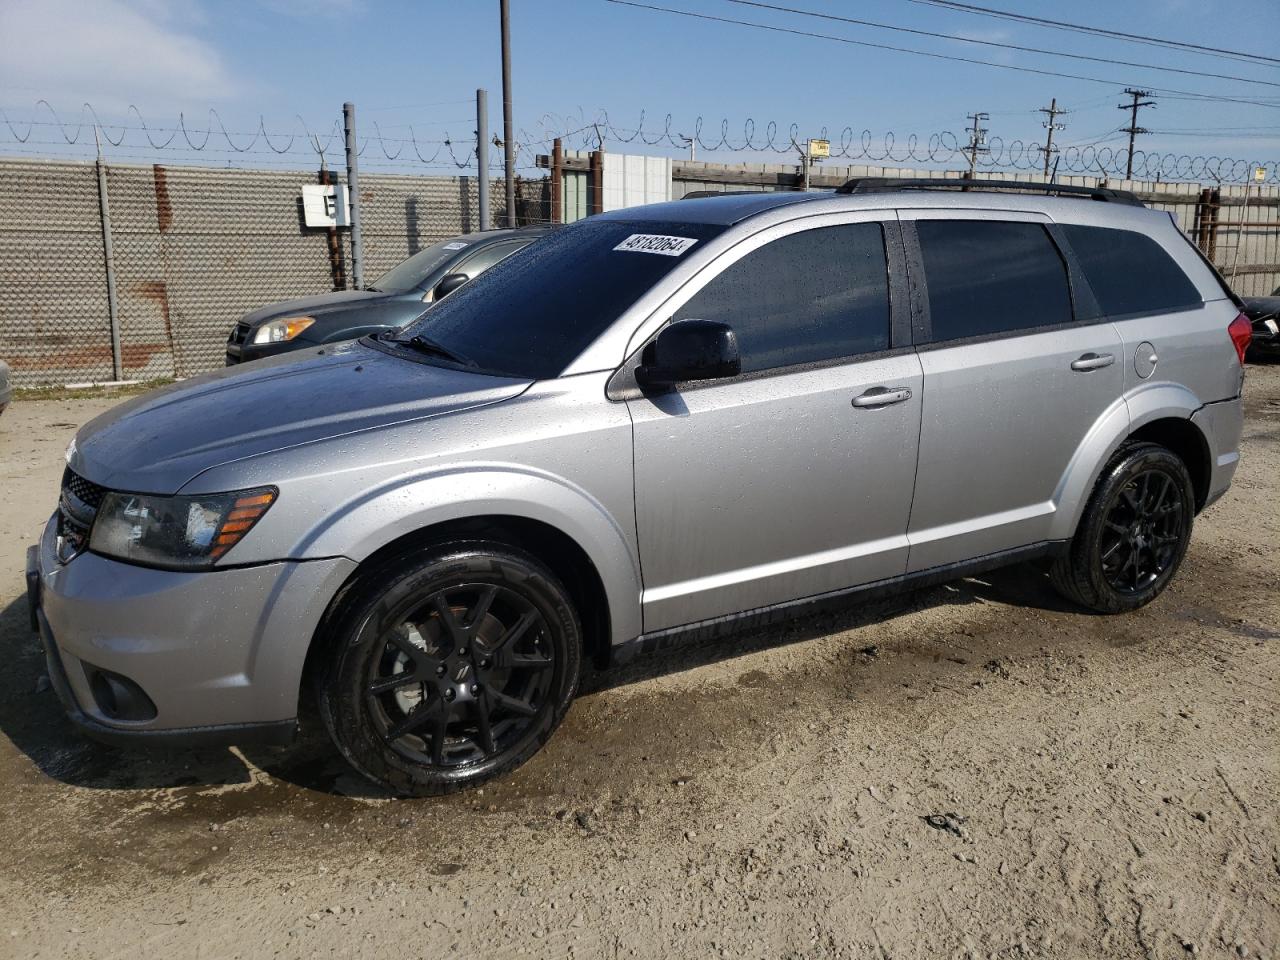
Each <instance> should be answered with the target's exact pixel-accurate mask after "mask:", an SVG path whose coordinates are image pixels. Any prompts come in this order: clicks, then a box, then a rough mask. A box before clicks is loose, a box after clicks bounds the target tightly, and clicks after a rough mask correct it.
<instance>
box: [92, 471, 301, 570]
mask: <svg viewBox="0 0 1280 960" xmlns="http://www.w3.org/2000/svg"><path fill="white" fill-rule="evenodd" d="M275 499H276V490H275V488H274V487H259V488H258V489H256V490H237V491H235V492H232V493H209V494H202V495H199V496H194V497H153V496H148V495H145V494H138V493H108V494H107V495H106V497H104V498H103V501H102V506H101V507H99V508H98V515H97V517H95V518H94V522H93V532H92V533H91V534H90V537H89V549H90V550H93V551H94V552H95V553H101V554H104V555H105V556H108V557H115V558H117V559H119V560H127V561H129V562H131V563H139V564H143V565H144V566H150V567H169V568H175V567H176V568H181V569H198V568H201V567H210V566H212V565H213V564H214V562H215V561H216V560H218V559H219V558H220V557H221V556H222V555H223V554H225V553H226V552H227V551H228V550H230V549H231V548H232V547H234V546H235V545H236V544H237V543H239V542H240V540H241V538H243V537H244V535H245V534H246V533H248V532H249V531H250V530H252V529H253V525H254V524H255V523H257V522H258V521H259V520H260V519H262V515H263V514H264V513H266V512H267V508H268V507H270V506H271V504H272V503H274V502H275Z"/></svg>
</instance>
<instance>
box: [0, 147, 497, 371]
mask: <svg viewBox="0 0 1280 960" xmlns="http://www.w3.org/2000/svg"><path fill="white" fill-rule="evenodd" d="M0 178H2V179H3V182H4V183H5V184H6V189H5V191H4V192H3V194H0V358H2V359H4V360H6V361H8V363H9V365H10V367H11V368H12V371H13V378H14V383H15V385H17V386H39V385H44V384H63V383H85V382H98V381H107V380H112V379H114V378H115V376H116V367H115V364H114V358H113V346H112V332H111V315H110V308H109V303H108V295H107V289H108V284H107V256H106V247H105V243H104V237H105V236H106V233H107V232H108V230H109V233H110V237H111V246H112V257H111V270H112V273H113V275H114V281H115V292H116V315H117V323H118V327H119V342H120V349H119V354H120V356H119V376H120V377H121V378H122V379H126V380H147V379H155V378H163V377H187V376H191V375H193V374H196V373H201V372H204V371H206V370H211V369H215V368H216V367H218V366H221V365H222V363H223V357H224V354H225V345H226V339H227V335H228V333H229V332H230V330H231V327H232V325H233V324H234V323H235V322H236V320H237V319H239V318H240V316H242V315H243V314H244V313H246V312H248V311H250V310H253V309H256V308H258V307H261V306H263V305H264V304H268V303H273V302H275V301H279V300H287V299H292V298H295V297H303V296H309V295H313V294H318V293H324V292H326V291H330V290H333V289H343V288H344V286H346V285H349V278H350V240H349V235H348V233H347V231H345V230H343V231H339V232H338V233H337V237H338V239H337V242H336V243H332V245H331V240H330V235H329V234H330V231H329V230H327V229H325V228H319V229H316V228H309V227H307V226H305V223H304V219H303V212H302V206H301V194H302V189H301V188H302V186H303V185H304V184H310V183H317V182H318V179H319V176H318V173H317V172H308V171H297V172H263V171H253V170H218V169H211V168H201V167H188V166H181V167H166V166H159V165H157V166H133V165H117V164H109V165H105V166H104V178H103V182H104V186H105V194H106V199H107V211H106V213H107V217H106V219H105V220H104V217H103V211H102V209H101V207H100V196H99V189H98V182H99V181H98V168H97V165H96V164H93V163H68V162H52V161H11V160H0ZM360 192H361V204H362V207H361V212H362V216H363V222H362V226H363V233H364V255H365V267H364V270H365V277H366V282H368V283H372V282H374V281H375V280H376V279H377V277H378V276H379V275H380V274H381V273H383V272H384V271H386V270H388V269H390V268H391V267H392V266H394V265H395V264H397V263H399V262H400V261H401V260H403V259H404V258H405V257H407V256H409V255H410V254H412V253H415V252H417V251H418V250H420V249H422V248H423V247H426V246H429V245H430V244H432V243H435V242H437V241H438V240H442V239H445V238H447V237H451V236H455V235H457V234H460V233H467V232H471V231H474V230H478V229H480V223H479V218H478V199H479V198H478V187H477V183H476V179H475V178H474V177H416V176H396V175H378V174H373V175H369V174H366V175H365V176H363V177H361V182H360ZM502 196H503V194H502V183H501V181H494V182H492V183H491V185H490V197H491V201H492V209H493V214H492V216H493V218H494V220H495V222H501V221H502V219H503V218H504V217H505V206H504V205H503V203H502Z"/></svg>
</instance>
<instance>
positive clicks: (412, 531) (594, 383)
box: [28, 181, 1250, 794]
mask: <svg viewBox="0 0 1280 960" xmlns="http://www.w3.org/2000/svg"><path fill="white" fill-rule="evenodd" d="M947 185H949V186H952V187H954V186H955V185H956V183H955V181H948V182H947ZM915 186H920V185H919V184H915V183H906V184H903V183H895V182H886V181H870V182H869V181H856V182H851V183H850V184H849V185H847V186H846V187H845V188H844V189H843V190H842V191H840V192H838V193H837V194H835V195H832V194H800V193H788V194H768V195H744V196H739V197H732V196H729V197H724V198H717V199H702V200H693V201H680V202H675V203H664V204H656V205H653V206H647V207H642V208H636V209H630V210H622V211H618V212H615V213H609V214H605V215H603V216H596V217H591V218H590V219H587V220H584V221H582V222H579V223H577V224H574V225H572V226H570V227H566V228H565V229H563V230H561V231H558V232H557V233H554V234H552V235H550V236H548V237H547V238H546V239H545V240H543V241H541V242H540V243H538V244H536V245H534V246H533V247H530V248H528V249H527V250H524V251H522V252H520V253H517V254H515V255H514V256H512V257H511V258H509V259H508V260H506V261H504V262H503V263H501V264H499V265H497V266H496V267H494V268H493V269H492V270H490V271H489V272H488V273H486V274H484V275H483V276H481V277H479V278H478V279H476V280H474V281H473V282H472V283H470V284H468V285H467V286H466V287H464V288H462V289H461V290H459V291H458V292H457V293H455V294H454V295H453V296H451V297H449V298H448V299H447V300H445V301H444V302H443V303H441V304H439V305H437V306H436V307H434V308H433V309H432V310H431V311H430V312H429V313H427V314H425V315H424V316H423V317H422V318H421V319H420V320H418V321H416V322H415V323H414V324H412V325H410V326H409V327H408V328H406V329H405V330H404V331H399V332H398V333H397V334H394V335H391V336H383V337H380V338H367V339H365V340H363V341H359V342H349V343H345V344H339V345H336V346H332V347H323V348H319V349H313V350H311V351H309V352H306V353H298V354H294V355H291V356H288V357H280V358H273V359H267V360H263V361H259V362H256V363H252V364H247V365H245V366H242V367H237V368H233V369H230V370H226V371H219V372H217V373H213V374H209V375H207V376H204V377H200V378H198V379H196V380H193V381H189V382H187V383H183V384H179V385H175V386H172V387H168V388H166V389H163V390H159V391H156V392H153V393H150V394H147V395H146V396H143V397H140V398H138V399H136V400H133V401H131V402H129V403H126V404H123V405H122V406H119V407H117V408H116V409H114V410H112V411H111V412H109V413H107V414H105V415H103V416H101V417H99V418H98V419H96V420H94V421H93V422H91V423H90V424H88V425H87V426H85V427H84V428H83V429H82V430H81V431H80V432H79V434H78V435H77V437H76V439H75V440H74V441H73V443H72V444H71V446H70V447H69V449H68V450H67V467H66V472H65V475H64V479H63V483H62V491H61V498H60V501H59V506H58V510H57V512H56V513H55V514H54V516H53V517H52V518H51V519H50V521H49V524H48V527H47V528H46V530H45V532H44V536H43V539H42V541H41V543H40V545H39V547H32V548H31V551H30V553H29V556H28V568H29V569H28V584H29V591H30V600H31V611H32V620H33V623H34V625H35V626H36V628H37V629H38V631H39V633H40V635H41V636H42V638H43V641H44V644H45V647H46V650H47V653H48V660H49V670H50V677H51V679H52V681H53V684H54V686H55V688H56V689H57V691H58V693H59V695H60V696H61V698H62V700H63V701H64V703H65V706H66V708H67V710H68V711H69V713H70V715H71V717H72V719H73V721H74V722H75V723H76V724H77V725H78V726H79V727H80V728H82V729H83V730H84V731H85V732H86V733H89V734H91V735H93V736H95V737H99V738H101V739H104V740H108V741H112V742H139V743H151V742H155V743H171V744H197V743H201V744H203V743H228V742H242V741H249V740H260V741H262V740H265V741H269V742H283V741H287V740H288V739H289V738H290V737H292V736H293V734H294V730H295V727H296V726H297V719H296V718H297V717H298V714H299V702H300V699H302V697H301V695H302V694H303V693H304V691H314V693H315V694H316V700H317V701H318V712H319V714H320V716H321V717H322V718H323V722H324V724H325V725H326V726H327V728H328V731H329V733H330V734H331V736H332V738H333V741H334V742H335V743H336V744H337V746H338V748H339V749H340V750H341V752H342V753H343V755H344V756H345V757H346V758H347V759H348V760H349V761H350V763H351V764H352V765H353V766H354V767H355V768H356V769H358V770H359V771H361V772H362V773H363V774H365V775H366V776H368V777H369V778H371V779H372V780H374V781H377V782H379V783H381V784H383V785H385V786H386V787H388V788H389V789H391V790H393V791H395V792H398V793H403V794H430V793H439V792H443V791H448V790H451V789H454V788H457V787H460V786H464V785H469V784H475V783H478V782H480V781H483V780H485V779H486V778H489V777H493V776H495V775H497V774H500V773H502V772H504V771H508V770H510V769H512V768H513V767H515V766H517V765H518V764H520V763H522V762H523V761H524V760H526V759H527V758H528V757H530V756H531V755H532V754H533V753H534V752H535V751H536V750H537V749H538V748H539V747H540V746H541V745H542V744H543V743H544V742H545V741H546V739H547V738H548V737H549V736H550V735H551V733H552V731H553V730H555V728H556V726H557V725H558V724H559V723H560V721H561V720H562V719H563V717H564V715H565V712H566V711H567V710H568V708H569V704H570V702H571V700H572V699H573V696H574V692H575V689H576V687H577V684H578V676H579V671H580V669H581V666H582V664H583V662H584V660H585V659H586V658H591V659H592V660H594V661H596V662H598V663H601V664H604V663H608V662H610V661H614V662H616V661H620V660H623V659H625V658H627V657H630V656H631V655H633V654H635V653H637V652H639V651H641V650H652V649H656V648H661V647H664V646H666V645H668V644H671V643H675V642H677V641H679V640H682V639H688V638H690V637H696V636H700V635H705V634H707V633H708V632H717V631H720V630H723V629H728V628H732V627H734V626H736V625H740V624H743V623H744V622H749V621H754V622H759V620H760V618H773V617H777V616H779V615H787V614H790V613H791V612H792V611H797V610H800V609H801V608H802V607H804V606H806V605H808V604H812V603H815V602H821V601H828V600H832V599H835V598H856V597H859V596H865V595H867V594H869V593H871V592H874V591H880V590H884V589H907V588H911V587H913V586H917V585H919V584H922V583H929V582H937V581H939V580H946V579H951V578H955V577H959V576H962V575H967V574H972V573H975V572H977V571H981V570H984V569H988V568H991V567H996V566H1000V565H1004V564H1009V563H1012V562H1015V561H1024V560H1031V559H1037V560H1041V561H1043V562H1044V563H1045V564H1046V566H1047V568H1048V569H1049V571H1050V573H1049V575H1050V576H1051V578H1052V580H1053V583H1054V584H1055V585H1056V586H1057V587H1058V588H1059V589H1060V590H1061V591H1062V592H1063V593H1064V594H1066V596H1067V597H1069V598H1070V599H1072V600H1073V601H1075V602H1076V603H1078V604H1080V605H1081V606H1083V607H1087V608H1090V609H1093V610H1097V611H1103V612H1106V613H1119V612H1123V611H1128V610H1133V609H1135V608H1137V607H1140V606H1142V605H1143V604H1145V603H1148V602H1150V601H1151V600H1152V599H1153V598H1154V597H1156V596H1157V595H1158V594H1159V593H1160V592H1161V591H1162V590H1163V589H1164V588H1165V586H1166V585H1167V584H1168V583H1169V580H1170V578H1171V577H1172V576H1173V574H1174V571H1175V570H1176V569H1177V568H1178V565H1179V564H1180V562H1181V561H1182V558H1183V555H1184V554H1185V552H1186V549H1187V544H1188V540H1189V538H1190V536H1191V524H1192V517H1193V515H1194V514H1196V513H1197V512H1198V511H1200V510H1202V509H1203V508H1204V507H1205V506H1206V505H1207V504H1209V503H1212V502H1213V501H1214V500H1215V499H1217V498H1218V497H1220V496H1222V494H1223V492H1224V491H1225V490H1226V489H1227V486H1228V484H1229V483H1230V481H1231V476H1232V473H1233V472H1234V470H1235V467H1236V461H1237V444H1238V440H1239V437H1240V432H1241V403H1240V390H1241V383H1242V376H1243V374H1242V369H1243V367H1242V363H1241V356H1242V353H1243V350H1244V348H1245V346H1246V345H1247V341H1248V336H1249V329H1250V328H1249V324H1248V322H1246V321H1245V320H1244V319H1242V318H1241V317H1240V316H1239V310H1238V306H1237V302H1236V301H1235V300H1234V298H1233V297H1232V295H1231V294H1230V292H1229V291H1228V290H1227V289H1226V288H1225V287H1224V286H1223V285H1222V283H1221V281H1220V279H1219V278H1218V276H1217V275H1216V274H1215V273H1214V271H1213V269H1212V268H1211V267H1209V266H1208V265H1206V263H1205V262H1204V261H1203V260H1202V259H1201V258H1200V257H1199V255H1198V254H1197V251H1196V250H1195V248H1194V247H1192V246H1191V245H1190V244H1189V243H1188V242H1187V241H1186V240H1185V239H1184V238H1183V236H1182V235H1181V234H1180V232H1179V231H1178V228H1177V226H1176V225H1175V224H1174V223H1173V221H1172V220H1171V218H1170V217H1169V216H1167V215H1165V214H1162V213H1156V212H1153V211H1149V210H1147V209H1144V208H1143V206H1142V205H1141V204H1140V203H1138V202H1137V201H1136V200H1134V199H1133V198H1132V197H1131V196H1129V195H1126V194H1122V193H1118V192H1112V191H1083V190H1080V189H1077V190H1072V189H1070V188H1065V187H1049V188H1046V187H1044V186H1039V187H1035V188H1034V189H1035V190H1037V191H1039V192H1038V193H1034V194H1033V193H1028V192H1025V191H1024V192H1010V191H1009V190H1008V189H1005V190H1004V191H1002V192H995V191H993V190H990V189H984V187H983V185H982V184H980V183H975V184H967V186H968V187H969V188H970V189H968V190H966V191H964V192H956V191H954V190H951V191H943V190H931V189H928V188H927V187H928V186H929V184H928V183H926V184H924V185H923V186H925V187H926V189H908V188H909V187H915ZM1001 186H1002V187H1005V188H1008V187H1009V185H1008V184H1002V185H1001ZM1074 193H1083V194H1085V196H1074V195H1071V194H1074ZM1049 194H1053V195H1052V196H1051V195H1049ZM1099 201H1100V202H1099Z"/></svg>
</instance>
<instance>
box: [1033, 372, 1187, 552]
mask: <svg viewBox="0 0 1280 960" xmlns="http://www.w3.org/2000/svg"><path fill="white" fill-rule="evenodd" d="M1200 407H1201V403H1200V400H1199V398H1197V397H1196V395H1195V394H1194V393H1192V392H1191V391H1190V390H1188V389H1187V388H1186V387H1183V386H1180V385H1178V384H1174V383H1153V384H1143V385H1142V386H1141V387H1139V388H1137V389H1135V390H1133V391H1131V392H1130V393H1129V394H1128V395H1127V396H1125V397H1122V398H1120V399H1119V400H1117V401H1116V402H1115V403H1113V404H1112V405H1111V406H1109V407H1108V408H1107V409H1106V410H1105V411H1104V412H1103V414H1102V416H1100V417H1099V418H1098V419H1097V421H1095V423H1094V425H1093V429H1091V430H1090V431H1089V433H1088V434H1087V435H1086V436H1085V438H1084V441H1083V442H1082V443H1081V444H1080V446H1079V447H1077V448H1076V452H1075V455H1074V456H1073V457H1072V458H1071V462H1070V463H1069V464H1068V465H1067V470H1066V472H1065V473H1064V474H1063V476H1062V482H1061V483H1059V484H1058V489H1057V490H1056V491H1054V503H1055V504H1056V505H1057V510H1056V513H1055V517H1054V522H1053V526H1052V528H1051V531H1050V537H1051V539H1054V540H1068V539H1070V538H1071V537H1072V536H1074V535H1075V530H1076V526H1077V525H1078V524H1079V522H1080V517H1081V516H1082V515H1083V513H1084V508H1085V506H1086V505H1087V504H1088V502H1089V495H1090V494H1091V493H1093V488H1094V486H1095V485H1096V484H1097V482H1098V477H1099V476H1100V475H1101V474H1102V469H1103V467H1105V466H1106V465H1107V461H1109V460H1110V459H1111V457H1112V456H1113V455H1114V454H1115V452H1116V451H1117V450H1119V449H1120V447H1121V445H1122V444H1123V443H1124V442H1125V440H1127V439H1128V438H1129V437H1130V436H1131V435H1132V434H1133V433H1135V432H1136V431H1138V430H1140V429H1141V428H1142V427H1143V426H1145V425H1146V424H1148V423H1152V422H1154V421H1156V420H1163V419H1166V418H1173V419H1178V420H1188V421H1190V420H1191V416H1192V414H1194V413H1195V412H1196V411H1197V410H1198V409H1200ZM1196 429H1197V430H1199V429H1200V428H1199V426H1197V427H1196Z"/></svg>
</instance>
